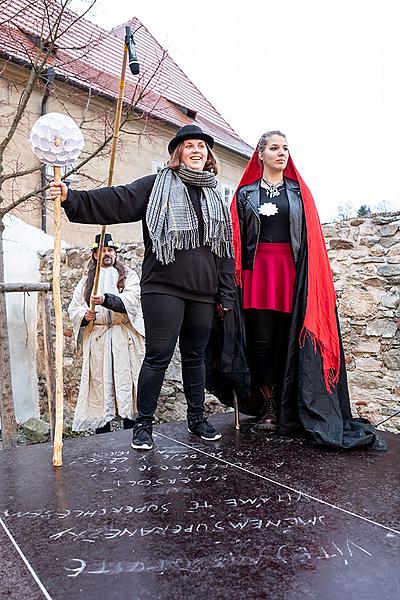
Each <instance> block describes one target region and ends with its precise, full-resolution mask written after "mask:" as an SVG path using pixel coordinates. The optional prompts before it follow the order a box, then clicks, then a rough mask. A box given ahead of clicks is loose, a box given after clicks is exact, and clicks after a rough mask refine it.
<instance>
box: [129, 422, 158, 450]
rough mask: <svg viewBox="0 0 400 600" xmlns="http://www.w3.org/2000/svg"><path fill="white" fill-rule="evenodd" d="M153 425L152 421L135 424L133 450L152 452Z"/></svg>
mask: <svg viewBox="0 0 400 600" xmlns="http://www.w3.org/2000/svg"><path fill="white" fill-rule="evenodd" d="M152 433H153V424H152V422H151V421H139V422H138V423H135V425H134V427H133V432H132V441H131V448H134V449H135V450H151V449H152V448H153V447H154V441H153V438H152V437H151V434H152Z"/></svg>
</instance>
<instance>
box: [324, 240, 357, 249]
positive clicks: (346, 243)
mask: <svg viewBox="0 0 400 600" xmlns="http://www.w3.org/2000/svg"><path fill="white" fill-rule="evenodd" d="M329 248H330V249H331V250H348V249H351V248H354V242H352V241H351V240H344V239H341V238H333V239H331V240H329Z"/></svg>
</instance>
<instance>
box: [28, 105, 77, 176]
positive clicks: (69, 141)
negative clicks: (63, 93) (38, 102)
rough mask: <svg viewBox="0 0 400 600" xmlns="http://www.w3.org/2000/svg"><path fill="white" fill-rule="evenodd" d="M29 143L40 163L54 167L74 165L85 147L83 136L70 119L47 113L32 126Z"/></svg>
mask: <svg viewBox="0 0 400 600" xmlns="http://www.w3.org/2000/svg"><path fill="white" fill-rule="evenodd" d="M29 143H30V145H31V148H32V152H33V153H34V154H35V156H37V157H38V159H39V160H40V162H42V163H45V164H46V165H52V166H54V167H63V166H65V165H70V164H72V163H74V162H75V161H76V160H77V158H78V156H79V155H80V153H81V150H82V148H83V147H84V145H85V142H84V139H83V135H82V132H81V130H80V129H79V127H78V126H77V124H76V123H75V121H74V120H73V119H71V117H68V116H67V115H63V114H61V113H55V112H53V113H47V114H46V115H43V116H42V117H40V118H39V119H38V120H37V121H36V123H35V124H34V125H33V127H32V130H31V135H30V138H29Z"/></svg>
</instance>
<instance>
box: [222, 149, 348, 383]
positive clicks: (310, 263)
mask: <svg viewBox="0 0 400 600" xmlns="http://www.w3.org/2000/svg"><path fill="white" fill-rule="evenodd" d="M283 174H284V176H285V177H288V178H289V179H293V180H295V181H297V182H298V183H299V186H300V191H301V197H302V200H303V208H304V217H305V222H306V229H307V250H308V252H307V275H308V286H307V305H306V312H305V316H304V323H303V327H302V330H301V334H300V339H299V343H300V344H302V340H304V337H305V336H306V335H309V336H310V338H311V340H312V342H313V344H314V347H315V348H317V347H318V348H319V351H320V353H321V357H322V368H323V371H324V381H325V386H326V389H327V390H328V391H329V392H331V391H332V389H333V387H334V386H335V385H336V384H337V382H338V380H339V367H340V346H339V332H338V327H337V320H336V294H335V290H334V287H333V281H332V273H331V267H330V264H329V259H328V253H327V251H326V245H325V239H324V235H323V233H322V228H321V223H320V220H319V216H318V212H317V208H316V206H315V202H314V198H313V197H312V194H311V192H310V190H309V189H308V187H307V186H306V184H305V183H304V181H303V180H302V178H301V177H300V175H299V173H298V171H297V169H296V167H295V166H294V164H293V161H292V159H291V158H290V157H289V161H288V164H287V166H286V169H285V170H284V173H283ZM261 176H262V168H261V165H260V163H259V161H258V153H257V151H255V152H254V154H253V156H252V157H251V159H250V161H249V164H248V165H247V167H246V169H245V171H244V173H243V175H242V178H241V180H240V183H239V185H238V188H237V190H236V192H235V195H234V197H233V200H232V205H231V216H232V226H233V245H234V249H235V278H236V283H237V284H238V285H241V274H242V249H241V239H240V227H239V218H238V212H237V203H236V193H237V191H238V190H239V188H241V187H243V186H244V185H249V184H251V183H254V182H255V181H257V180H258V179H261Z"/></svg>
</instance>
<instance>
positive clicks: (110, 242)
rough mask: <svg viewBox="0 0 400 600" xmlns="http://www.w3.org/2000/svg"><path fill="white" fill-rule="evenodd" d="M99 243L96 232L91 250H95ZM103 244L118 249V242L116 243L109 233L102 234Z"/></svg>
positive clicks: (98, 236) (98, 235)
mask: <svg viewBox="0 0 400 600" xmlns="http://www.w3.org/2000/svg"><path fill="white" fill-rule="evenodd" d="M99 245H100V233H98V234H97V235H96V237H95V238H94V242H93V246H92V250H97V248H98V247H99ZM104 246H107V248H114V250H118V248H119V244H117V243H116V242H114V241H113V239H112V237H111V233H106V234H105V236H104Z"/></svg>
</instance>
